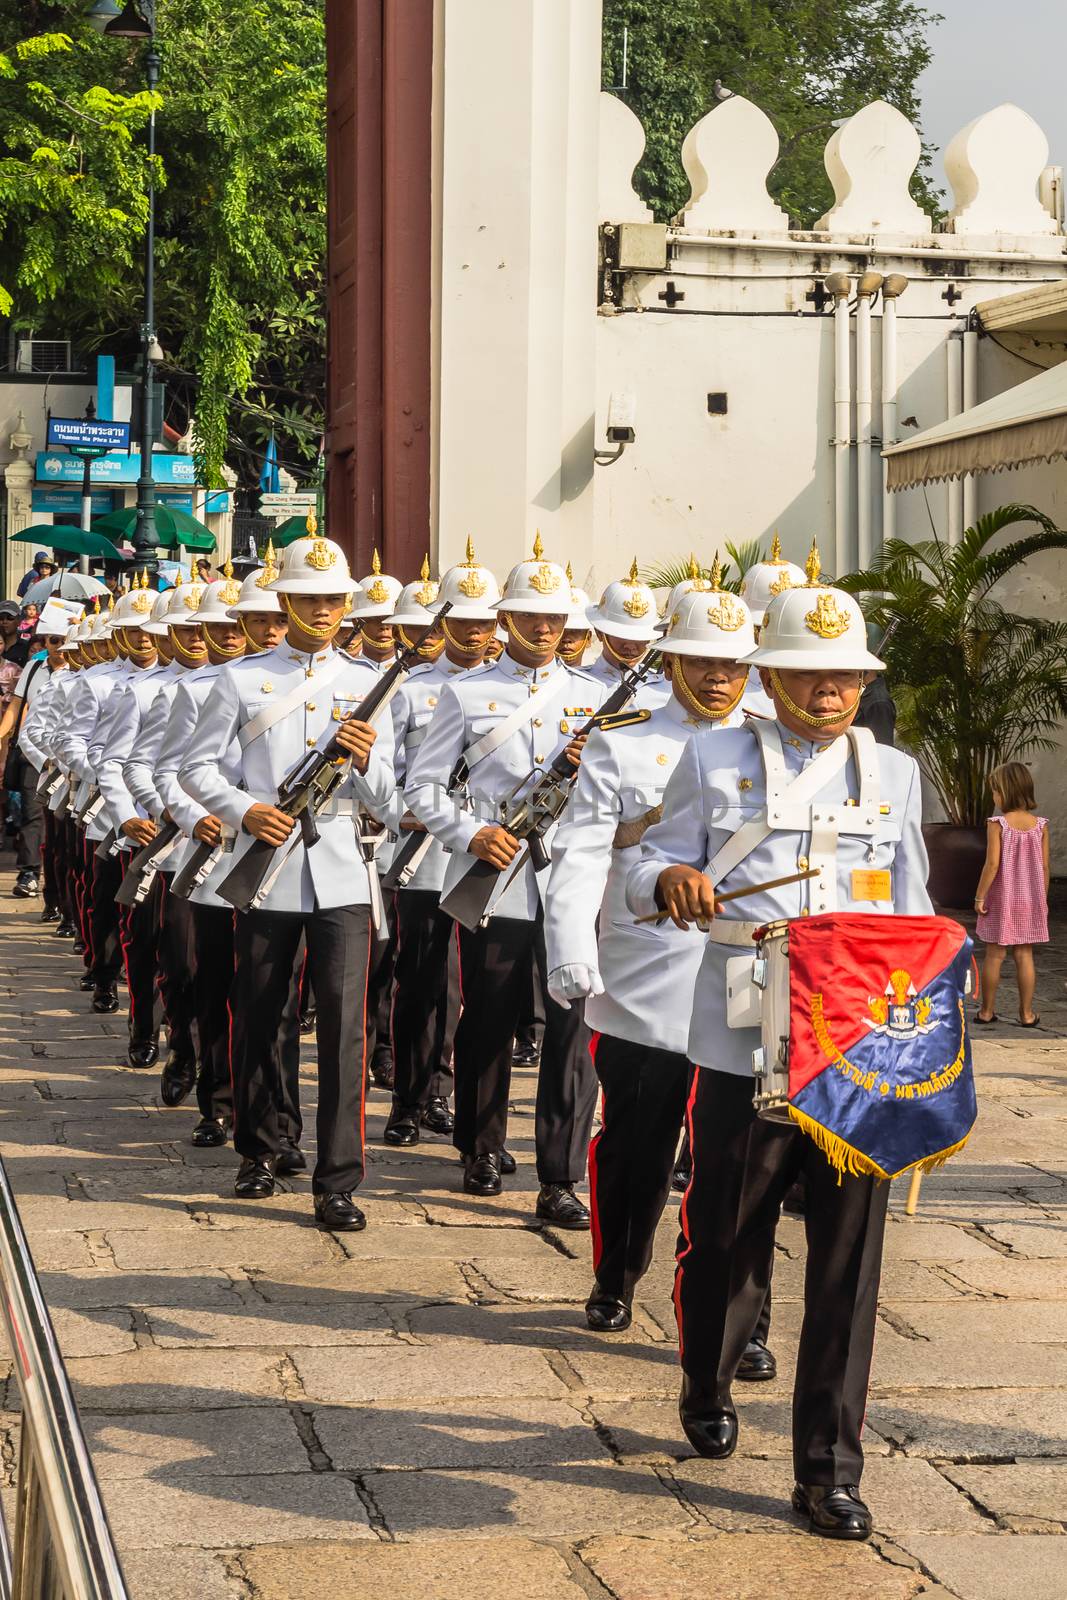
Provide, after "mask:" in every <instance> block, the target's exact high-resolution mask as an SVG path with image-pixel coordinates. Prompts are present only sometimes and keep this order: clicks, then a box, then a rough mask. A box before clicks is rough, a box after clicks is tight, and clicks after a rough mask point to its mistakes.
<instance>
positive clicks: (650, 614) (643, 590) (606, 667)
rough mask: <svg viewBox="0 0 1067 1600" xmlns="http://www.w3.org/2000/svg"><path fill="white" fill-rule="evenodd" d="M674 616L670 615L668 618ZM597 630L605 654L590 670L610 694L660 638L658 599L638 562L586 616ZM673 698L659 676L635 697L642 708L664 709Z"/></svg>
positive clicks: (612, 585) (643, 686) (645, 683)
mask: <svg viewBox="0 0 1067 1600" xmlns="http://www.w3.org/2000/svg"><path fill="white" fill-rule="evenodd" d="M671 614H672V613H671V612H668V616H670V615H671ZM586 616H587V618H588V621H589V624H590V626H591V627H592V628H594V629H595V630H596V636H597V638H598V639H599V641H600V649H601V654H600V656H599V658H598V659H597V660H596V661H594V662H593V664H592V665H591V666H590V667H588V668H586V670H587V671H588V673H589V674H590V676H591V677H593V678H596V679H597V681H598V682H599V683H602V684H603V685H604V690H605V693H606V694H610V693H611V692H612V690H613V689H615V688H617V687H618V684H619V680H620V679H621V678H622V677H623V675H624V674H625V673H627V672H630V671H631V670H632V669H633V668H634V667H636V666H637V664H638V662H639V661H642V660H643V659H644V657H645V656H646V655H647V654H648V652H649V650H650V648H651V647H652V644H653V643H654V641H655V640H656V638H657V637H658V635H659V631H660V630H659V617H658V616H657V613H656V597H655V595H654V594H653V593H652V590H651V589H650V588H649V587H648V584H647V583H642V582H641V580H640V578H639V577H638V575H637V562H636V561H635V562H634V563H633V565H632V566H631V568H630V576H629V577H628V578H622V579H621V580H620V581H619V582H617V583H609V584H608V586H607V588H606V589H605V590H604V593H603V594H602V595H601V597H600V604H599V605H598V606H592V607H591V608H590V609H589V611H588V612H587V613H586ZM669 698H670V689H669V688H668V687H667V685H666V684H664V682H663V679H662V678H661V677H659V675H658V674H656V675H655V676H653V677H651V678H646V679H645V681H644V683H642V684H641V686H640V688H639V689H638V691H637V694H636V696H635V700H634V704H635V705H638V706H661V705H663V704H665V702H666V701H667V700H668V699H669Z"/></svg>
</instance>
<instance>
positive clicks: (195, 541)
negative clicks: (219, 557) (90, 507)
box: [93, 505, 215, 550]
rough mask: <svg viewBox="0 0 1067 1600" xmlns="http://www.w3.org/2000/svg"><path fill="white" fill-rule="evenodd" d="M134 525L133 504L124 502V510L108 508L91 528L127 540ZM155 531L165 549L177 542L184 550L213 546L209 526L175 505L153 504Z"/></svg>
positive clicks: (213, 541)
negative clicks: (154, 506)
mask: <svg viewBox="0 0 1067 1600" xmlns="http://www.w3.org/2000/svg"><path fill="white" fill-rule="evenodd" d="M136 527H137V507H136V506H128V507H127V508H126V509H125V510H124V511H111V512H109V513H108V515H107V516H106V517H97V518H96V519H95V520H94V522H93V529H94V531H98V532H100V533H106V534H108V535H109V536H110V535H112V534H117V535H118V536H119V537H120V538H122V539H129V541H130V543H131V544H132V543H133V534H134V529H135V528H136ZM156 533H157V534H158V535H159V542H160V544H161V545H162V546H164V547H165V548H166V549H168V550H172V549H173V548H174V547H175V546H176V545H179V544H182V545H184V546H185V548H186V549H187V550H214V548H215V535H214V534H213V533H212V532H211V529H210V528H205V527H204V524H203V523H202V522H197V520H196V518H195V517H191V516H190V515H189V513H188V511H179V510H178V508H177V506H163V505H157V506H156Z"/></svg>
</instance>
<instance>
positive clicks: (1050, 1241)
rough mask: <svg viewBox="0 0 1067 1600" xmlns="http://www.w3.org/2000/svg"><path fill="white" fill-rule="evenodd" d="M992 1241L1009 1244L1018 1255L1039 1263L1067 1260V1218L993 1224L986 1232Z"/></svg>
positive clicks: (1040, 1218)
mask: <svg viewBox="0 0 1067 1600" xmlns="http://www.w3.org/2000/svg"><path fill="white" fill-rule="evenodd" d="M985 1231H986V1232H987V1233H988V1234H989V1236H990V1238H992V1239H993V1240H995V1241H996V1242H997V1243H999V1244H1005V1245H1007V1246H1008V1248H1009V1250H1011V1251H1013V1252H1014V1254H1016V1255H1020V1256H1025V1257H1027V1258H1028V1259H1029V1260H1032V1261H1039V1260H1046V1259H1050V1258H1051V1259H1055V1260H1058V1261H1062V1260H1063V1259H1064V1258H1067V1219H1065V1218H1063V1217H1031V1218H1028V1219H1026V1220H1025V1221H1020V1222H1014V1221H1013V1222H990V1223H989V1224H988V1225H987V1227H986V1230H985Z"/></svg>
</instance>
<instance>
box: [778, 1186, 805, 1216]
mask: <svg viewBox="0 0 1067 1600" xmlns="http://www.w3.org/2000/svg"><path fill="white" fill-rule="evenodd" d="M805 1194H806V1190H805V1188H804V1179H803V1178H797V1179H796V1181H795V1182H794V1183H791V1184H790V1185H789V1188H788V1189H787V1190H786V1192H785V1198H784V1200H783V1201H782V1210H783V1211H784V1212H785V1214H786V1216H787V1217H802V1216H803V1215H804V1197H805Z"/></svg>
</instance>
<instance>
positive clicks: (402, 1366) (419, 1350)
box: [292, 1340, 566, 1405]
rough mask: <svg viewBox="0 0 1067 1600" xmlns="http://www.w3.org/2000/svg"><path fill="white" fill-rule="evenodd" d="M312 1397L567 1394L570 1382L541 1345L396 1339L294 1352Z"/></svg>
mask: <svg viewBox="0 0 1067 1600" xmlns="http://www.w3.org/2000/svg"><path fill="white" fill-rule="evenodd" d="M292 1362H293V1366H294V1367H295V1369H296V1372H297V1375H298V1377H299V1379H300V1382H301V1384H302V1385H303V1390H304V1395H305V1397H306V1398H307V1399H308V1400H317V1401H322V1402H325V1403H326V1404H327V1405H347V1404H350V1403H366V1402H367V1401H373V1400H403V1399H410V1400H439V1399H440V1398H441V1396H442V1395H448V1396H449V1398H450V1399H453V1400H455V1399H467V1398H470V1399H488V1400H493V1399H498V1398H501V1397H506V1396H511V1395H519V1396H530V1397H534V1396H536V1397H544V1398H549V1399H554V1398H561V1397H562V1396H563V1395H564V1394H565V1393H566V1387H565V1385H564V1384H563V1383H562V1382H561V1380H560V1379H559V1378H558V1377H557V1376H556V1374H555V1372H554V1371H553V1370H552V1368H551V1367H550V1366H549V1364H548V1362H547V1361H546V1359H545V1357H544V1356H543V1355H542V1354H541V1352H540V1351H538V1350H516V1349H508V1348H503V1347H501V1348H497V1349H494V1348H492V1347H486V1346H482V1345H479V1344H474V1343H464V1342H461V1341H459V1340H457V1341H456V1342H455V1343H454V1344H451V1345H447V1346H441V1347H434V1348H426V1347H420V1346H414V1345H400V1344H393V1345H388V1346H378V1347H376V1348H374V1349H371V1350H361V1349H343V1350H338V1349H334V1350H310V1349H299V1350H294V1351H293V1353H292Z"/></svg>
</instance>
